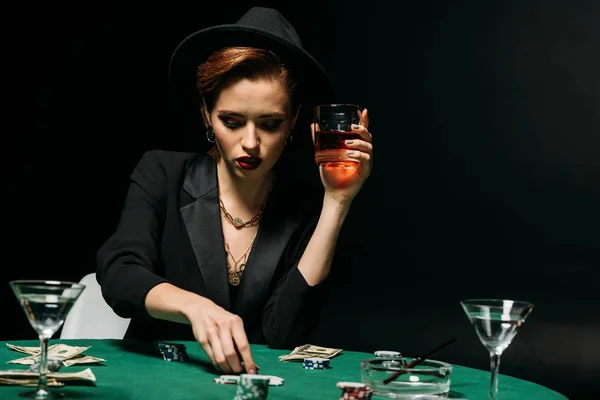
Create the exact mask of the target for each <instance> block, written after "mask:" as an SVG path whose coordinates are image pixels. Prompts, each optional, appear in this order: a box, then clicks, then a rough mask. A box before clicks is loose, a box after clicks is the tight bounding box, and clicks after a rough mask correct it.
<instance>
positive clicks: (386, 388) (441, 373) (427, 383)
mask: <svg viewBox="0 0 600 400" xmlns="http://www.w3.org/2000/svg"><path fill="white" fill-rule="evenodd" d="M406 364H407V363H406V359H404V358H394V357H377V358H369V359H366V360H361V362H360V376H361V382H362V383H364V384H366V385H368V386H370V387H371V389H373V396H378V397H385V398H389V399H418V398H419V397H427V396H445V395H447V394H448V392H449V391H450V381H451V377H452V365H451V364H448V363H446V362H443V361H437V360H424V361H422V362H420V363H419V364H417V365H415V366H414V367H412V368H406V367H405V365H406ZM396 372H400V375H399V376H398V377H397V378H396V379H394V380H393V381H391V382H389V383H387V384H385V383H383V381H384V380H385V379H386V378H388V377H389V376H390V375H392V374H394V373H396Z"/></svg>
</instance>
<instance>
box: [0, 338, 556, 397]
mask: <svg viewBox="0 0 600 400" xmlns="http://www.w3.org/2000/svg"><path fill="white" fill-rule="evenodd" d="M6 343H7V342H0V362H2V364H3V365H4V368H3V369H16V368H19V369H26V368H27V367H26V366H24V365H17V364H7V362H8V361H10V360H14V359H16V358H19V357H23V356H25V355H24V354H22V353H18V352H16V351H14V350H12V349H10V348H8V347H7V346H6ZM8 343H11V344H16V345H21V346H39V342H37V341H32V340H15V341H9V342H8ZM56 343H65V344H69V345H72V346H91V348H90V349H88V350H87V351H85V353H84V354H86V355H90V356H95V357H100V358H104V359H105V360H106V362H104V363H101V364H89V365H79V366H77V365H73V366H70V367H63V368H62V369H61V372H63V371H64V372H68V371H72V372H74V371H80V370H83V369H85V368H86V367H90V368H91V370H92V371H93V373H94V375H95V376H96V382H95V384H94V385H85V386H82V385H78V386H64V387H62V388H55V389H54V388H53V389H52V390H56V391H61V392H64V393H65V395H66V397H65V398H68V397H69V395H71V396H70V398H90V399H111V400H121V399H127V400H134V399H144V400H148V399H161V400H163V399H173V400H175V399H194V400H198V399H202V400H210V399H233V397H234V394H235V390H236V386H235V385H221V384H217V383H214V382H213V378H215V377H218V376H219V374H218V373H216V372H215V371H214V370H213V369H212V365H210V364H209V363H208V359H207V358H206V356H205V355H204V353H203V352H202V349H201V347H200V346H199V345H198V344H197V343H194V342H178V343H183V344H185V345H186V346H187V351H188V354H189V355H190V362H188V363H180V362H167V361H164V360H163V359H162V358H161V357H160V355H159V354H158V353H156V352H154V351H153V347H152V343H151V342H137V341H129V340H75V339H72V340H63V339H54V340H51V341H50V345H52V344H56ZM252 350H253V357H254V360H255V362H256V363H257V364H258V365H259V366H260V368H261V370H260V373H261V374H266V375H277V376H280V377H282V378H284V379H285V383H284V384H283V386H271V387H270V389H269V399H338V398H339V396H340V393H341V390H340V389H338V388H337V387H336V383H337V382H339V381H353V382H360V360H362V359H365V358H370V357H373V355H372V354H370V353H360V352H352V351H344V352H343V353H341V354H340V355H338V356H336V357H334V358H333V359H332V360H331V368H330V369H328V370H305V369H304V368H303V367H302V363H300V362H280V361H279V358H278V356H279V355H282V354H287V353H289V351H285V350H273V349H269V348H268V347H267V346H260V345H253V346H252ZM489 379H490V373H489V372H488V371H482V370H477V369H472V368H466V367H462V366H458V365H455V366H454V370H453V373H452V383H451V394H450V397H455V398H463V399H469V400H487V398H488V397H487V391H488V385H489ZM24 390H27V388H24V387H19V386H0V398H1V399H10V398H17V397H18V394H19V393H21V392H23V391H24ZM500 393H501V398H502V400H511V399H515V400H516V399H518V400H525V399H535V400H542V399H543V400H565V399H566V397H564V396H563V395H561V394H559V393H557V392H555V391H552V390H550V389H548V388H546V387H544V386H541V385H538V384H535V383H532V382H528V381H525V380H521V379H517V378H513V377H510V376H505V375H501V376H500ZM374 398H375V397H374Z"/></svg>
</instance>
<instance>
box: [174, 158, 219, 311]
mask: <svg viewBox="0 0 600 400" xmlns="http://www.w3.org/2000/svg"><path fill="white" fill-rule="evenodd" d="M183 190H184V191H185V192H187V193H188V194H189V195H190V196H192V198H193V199H194V200H193V201H192V202H191V203H189V204H187V205H184V206H182V207H181V208H180V212H181V216H182V218H183V222H184V224H185V227H186V230H187V233H188V236H189V239H190V242H191V245H192V249H193V251H194V255H195V256H196V261H197V263H198V268H199V269H200V273H201V275H202V280H203V281H204V286H205V289H206V297H208V298H210V299H211V300H212V301H214V302H215V303H216V304H218V305H219V306H221V307H223V308H224V309H226V310H230V309H231V304H230V299H229V286H228V285H229V284H228V282H227V265H226V255H225V248H224V243H223V229H222V227H221V211H220V208H219V190H218V184H217V170H216V166H215V164H214V161H213V160H212V159H211V158H210V157H198V159H197V160H196V161H195V162H194V164H192V165H191V166H190V168H189V170H188V172H187V174H186V176H185V180H184V183H183Z"/></svg>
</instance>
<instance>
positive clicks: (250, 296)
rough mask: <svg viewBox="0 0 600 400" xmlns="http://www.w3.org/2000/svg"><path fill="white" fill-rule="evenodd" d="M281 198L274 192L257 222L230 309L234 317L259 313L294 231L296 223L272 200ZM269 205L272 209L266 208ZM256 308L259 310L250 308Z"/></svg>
mask: <svg viewBox="0 0 600 400" xmlns="http://www.w3.org/2000/svg"><path fill="white" fill-rule="evenodd" d="M279 195H283V193H280V192H279V191H277V187H275V188H274V190H273V192H272V194H271V198H270V199H269V200H268V201H269V202H271V204H269V203H267V206H266V207H265V211H264V213H263V216H262V218H261V221H260V225H259V228H258V232H257V235H256V242H255V243H254V246H253V248H252V251H251V252H250V255H249V257H248V261H247V263H246V268H245V270H244V274H243V275H242V280H241V283H240V286H239V291H238V294H237V297H236V299H235V304H234V305H233V306H234V308H233V310H234V311H235V312H236V314H238V315H248V314H250V313H259V314H258V315H260V313H262V305H263V304H264V302H265V301H266V298H267V296H268V291H269V288H270V286H271V279H272V278H273V274H274V272H275V269H276V268H277V265H278V263H279V259H280V258H281V255H282V254H283V251H284V250H285V247H286V245H287V244H288V242H289V240H290V237H291V236H292V234H293V232H294V230H295V229H296V226H297V222H296V221H294V220H293V219H291V218H290V217H289V216H288V215H286V214H285V213H284V210H283V208H279V207H277V205H278V204H285V202H283V203H282V202H281V201H278V199H276V197H278V196H279ZM270 205H272V206H271V207H270ZM253 306H254V307H256V306H260V309H256V310H253V309H252V308H253Z"/></svg>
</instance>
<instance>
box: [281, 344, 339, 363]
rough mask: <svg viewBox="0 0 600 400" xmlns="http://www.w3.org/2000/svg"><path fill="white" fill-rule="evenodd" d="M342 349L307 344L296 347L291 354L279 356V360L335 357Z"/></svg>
mask: <svg viewBox="0 0 600 400" xmlns="http://www.w3.org/2000/svg"><path fill="white" fill-rule="evenodd" d="M341 352H342V349H331V348H328V347H321V346H314V345H312V344H305V345H302V346H298V347H296V348H295V349H294V350H293V351H292V352H291V353H290V354H284V355H281V356H279V361H304V359H305V358H315V357H316V358H333V357H335V356H337V355H338V354H340V353H341Z"/></svg>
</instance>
